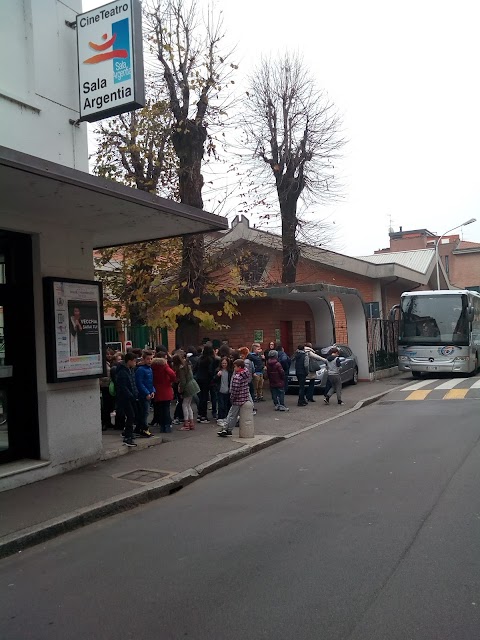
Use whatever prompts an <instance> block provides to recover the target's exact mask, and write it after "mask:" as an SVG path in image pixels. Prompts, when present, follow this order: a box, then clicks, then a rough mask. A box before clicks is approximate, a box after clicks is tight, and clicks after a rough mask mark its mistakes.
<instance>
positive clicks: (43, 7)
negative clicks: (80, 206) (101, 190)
mask: <svg viewBox="0 0 480 640" xmlns="http://www.w3.org/2000/svg"><path fill="white" fill-rule="evenodd" d="M81 11H82V3H81V0H67V1H66V2H60V1H59V0H2V1H1V2H0V24H1V25H2V37H1V38H0V52H1V59H2V60H3V64H2V73H1V74H0V113H1V114H2V118H0V144H1V145H3V146H5V147H9V148H11V149H17V150H18V151H22V152H24V153H28V154H30V155H34V156H38V157H39V158H44V159H46V160H51V161H53V162H58V163H59V164H63V165H65V166H68V167H74V168H76V169H79V170H81V171H88V149H87V129H86V124H82V125H80V126H78V127H76V126H73V125H72V124H70V122H69V120H74V121H75V120H77V119H78V117H79V112H78V108H79V104H78V103H79V97H78V73H77V51H76V46H77V45H76V32H75V29H71V28H69V27H68V26H67V25H66V24H65V21H66V20H67V21H69V22H71V21H74V20H75V17H76V15H77V13H81Z"/></svg>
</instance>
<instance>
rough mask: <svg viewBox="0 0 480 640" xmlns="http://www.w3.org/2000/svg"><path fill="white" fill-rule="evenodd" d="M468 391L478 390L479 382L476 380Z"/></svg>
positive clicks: (479, 387)
mask: <svg viewBox="0 0 480 640" xmlns="http://www.w3.org/2000/svg"><path fill="white" fill-rule="evenodd" d="M470 389H480V380H477V381H476V382H474V383H473V384H472V386H471V387H470Z"/></svg>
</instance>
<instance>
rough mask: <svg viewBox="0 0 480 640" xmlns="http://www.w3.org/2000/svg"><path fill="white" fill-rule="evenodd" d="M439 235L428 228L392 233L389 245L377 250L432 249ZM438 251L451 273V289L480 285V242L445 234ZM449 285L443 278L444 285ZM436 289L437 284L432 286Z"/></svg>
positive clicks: (387, 251) (446, 271)
mask: <svg viewBox="0 0 480 640" xmlns="http://www.w3.org/2000/svg"><path fill="white" fill-rule="evenodd" d="M439 238H440V236H438V235H436V234H435V233H432V232H431V231H428V229H413V230H409V231H403V229H402V227H400V230H399V231H391V232H390V247H387V248H386V249H379V250H378V251H376V252H375V253H376V254H377V255H378V254H392V252H410V251H412V250H422V249H433V250H435V245H436V243H437V241H438V240H439ZM438 253H439V256H440V260H441V264H442V266H443V267H444V270H445V273H446V275H447V276H448V281H449V283H450V288H453V289H465V288H474V287H480V243H478V242H467V241H465V240H461V239H460V236H459V235H458V234H454V235H449V236H444V237H442V238H441V240H440V244H439V246H438ZM445 285H446V282H445V281H444V282H443V283H442V280H441V281H440V286H441V287H442V288H443V287H444V286H445ZM433 288H434V289H436V283H435V284H434V286H433Z"/></svg>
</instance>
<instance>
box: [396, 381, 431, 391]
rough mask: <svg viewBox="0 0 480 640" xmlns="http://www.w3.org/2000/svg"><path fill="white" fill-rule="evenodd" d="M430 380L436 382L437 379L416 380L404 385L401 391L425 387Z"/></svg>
mask: <svg viewBox="0 0 480 640" xmlns="http://www.w3.org/2000/svg"><path fill="white" fill-rule="evenodd" d="M431 382H438V380H424V381H423V382H416V383H415V384H411V385H410V386H409V387H404V388H403V389H402V391H416V390H417V389H421V388H422V387H426V386H427V384H430V383H431Z"/></svg>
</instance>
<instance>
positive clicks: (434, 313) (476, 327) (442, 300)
mask: <svg viewBox="0 0 480 640" xmlns="http://www.w3.org/2000/svg"><path fill="white" fill-rule="evenodd" d="M397 310H399V311H400V326H399V334H398V368H399V369H400V371H411V372H412V375H413V377H414V378H419V377H420V376H421V374H422V373H432V372H436V373H457V372H458V373H474V372H475V371H476V370H477V368H478V367H479V366H480V360H479V358H480V294H478V293H476V292H475V291H466V290H440V291H409V292H406V293H402V295H401V298H400V304H399V305H395V307H393V309H392V311H391V314H392V317H394V315H396V311H397Z"/></svg>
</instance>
